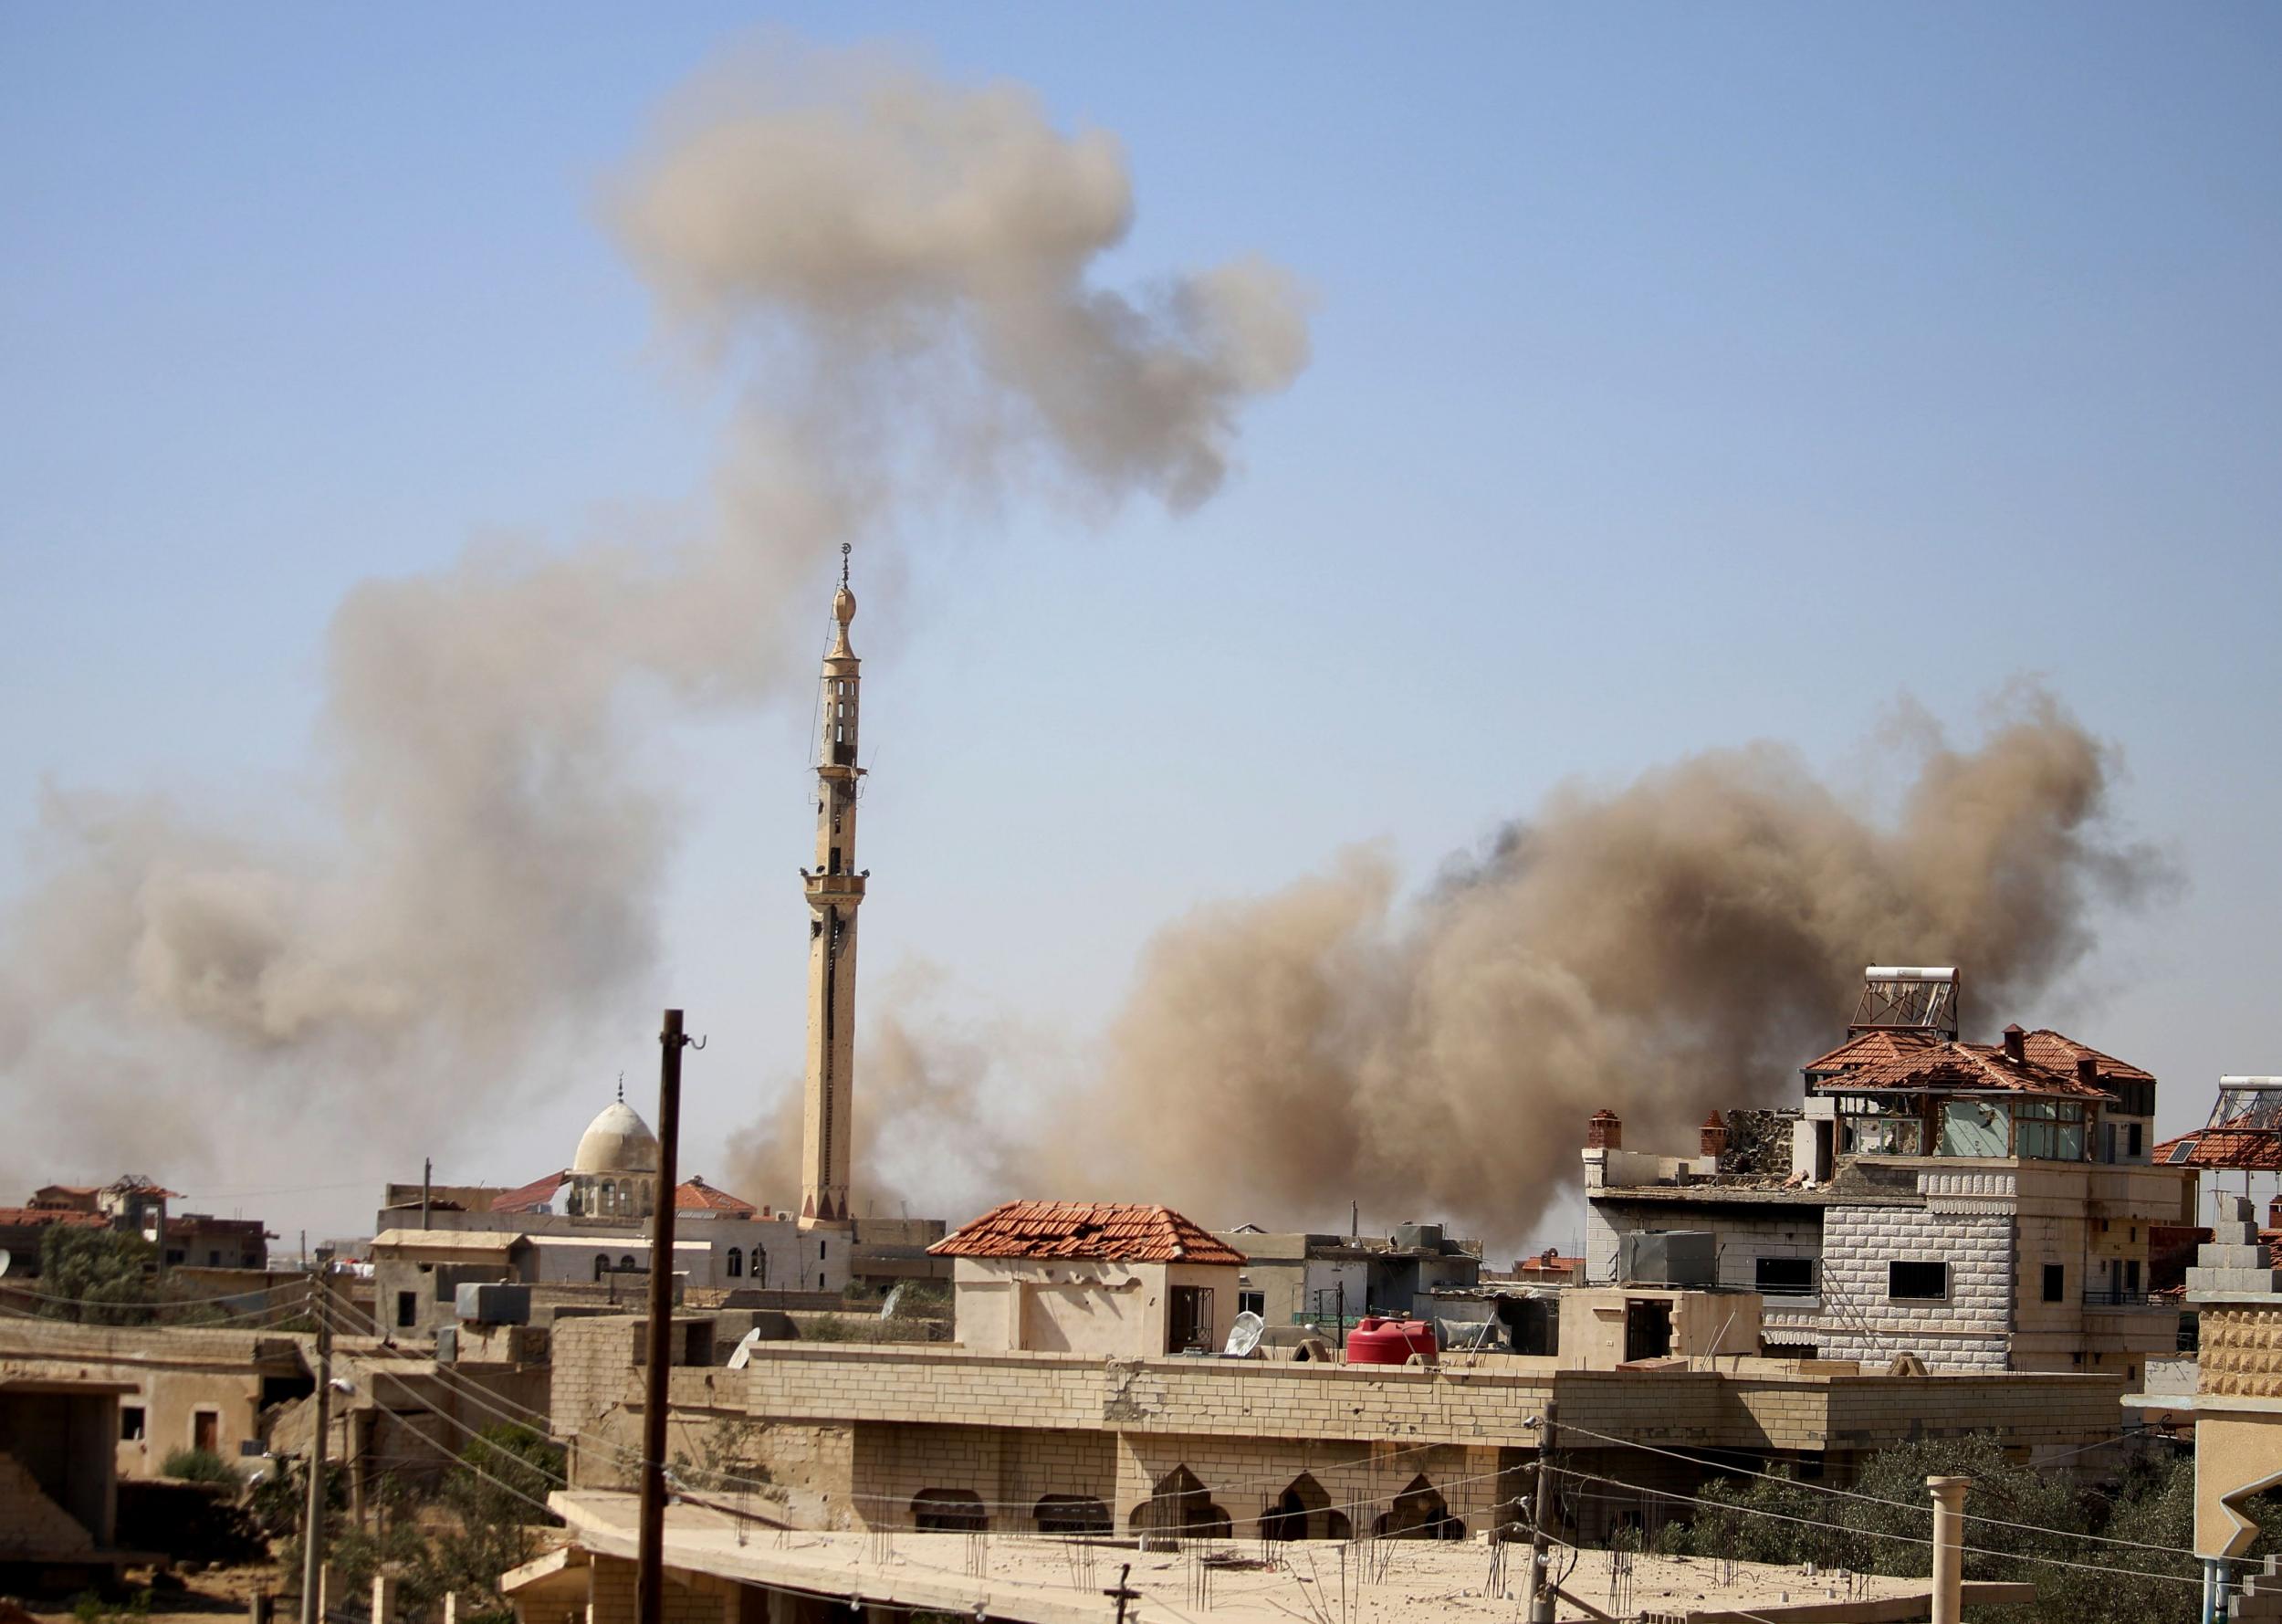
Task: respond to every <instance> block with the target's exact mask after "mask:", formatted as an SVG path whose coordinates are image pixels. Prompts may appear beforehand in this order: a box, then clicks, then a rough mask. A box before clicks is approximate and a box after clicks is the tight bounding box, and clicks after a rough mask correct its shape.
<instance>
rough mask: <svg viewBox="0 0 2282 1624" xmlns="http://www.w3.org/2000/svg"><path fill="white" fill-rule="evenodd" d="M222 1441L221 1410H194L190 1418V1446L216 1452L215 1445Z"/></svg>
mask: <svg viewBox="0 0 2282 1624" xmlns="http://www.w3.org/2000/svg"><path fill="white" fill-rule="evenodd" d="M221 1441H222V1412H221V1411H220V1410H218V1409H201V1410H196V1411H194V1412H193V1413H192V1415H191V1418H190V1447H191V1448H193V1449H194V1450H204V1451H206V1453H208V1454H210V1455H212V1454H218V1453H219V1452H220V1451H219V1450H218V1449H216V1447H215V1446H216V1445H217V1444H219V1443H220V1442H221Z"/></svg>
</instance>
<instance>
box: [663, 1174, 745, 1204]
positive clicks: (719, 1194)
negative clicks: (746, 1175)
mask: <svg viewBox="0 0 2282 1624" xmlns="http://www.w3.org/2000/svg"><path fill="white" fill-rule="evenodd" d="M674 1207H675V1210H676V1211H691V1210H695V1211H699V1212H758V1211H759V1210H760V1209H759V1208H758V1207H756V1206H754V1205H753V1204H752V1203H751V1202H750V1201H746V1200H738V1198H737V1197H736V1196H733V1195H731V1194H729V1192H728V1190H726V1189H714V1188H713V1186H711V1185H710V1184H707V1182H706V1181H705V1180H704V1179H700V1178H698V1177H696V1175H695V1174H692V1175H691V1176H690V1177H689V1178H688V1179H686V1180H685V1181H684V1182H683V1183H681V1184H678V1185H676V1186H675V1189H674Z"/></svg>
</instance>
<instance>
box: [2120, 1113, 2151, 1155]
mask: <svg viewBox="0 0 2282 1624" xmlns="http://www.w3.org/2000/svg"><path fill="white" fill-rule="evenodd" d="M2140 1136H2141V1127H2140V1125H2139V1124H2138V1123H2136V1122H2127V1123H2125V1124H2124V1125H2123V1137H2124V1151H2123V1153H2124V1154H2125V1155H2126V1156H2128V1157H2130V1158H2131V1159H2132V1160H2133V1161H2137V1160H2139V1159H2140V1158H2141V1157H2142V1156H2144V1155H2145V1154H2146V1149H2145V1141H2144V1140H2142V1139H2141V1137H2140Z"/></svg>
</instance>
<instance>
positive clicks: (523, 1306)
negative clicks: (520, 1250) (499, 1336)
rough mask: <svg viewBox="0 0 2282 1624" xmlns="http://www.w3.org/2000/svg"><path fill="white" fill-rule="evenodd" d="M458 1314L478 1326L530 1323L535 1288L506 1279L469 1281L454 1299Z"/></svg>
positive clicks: (458, 1290) (460, 1288)
mask: <svg viewBox="0 0 2282 1624" xmlns="http://www.w3.org/2000/svg"><path fill="white" fill-rule="evenodd" d="M453 1306H454V1308H455V1311H456V1312H457V1314H458V1316H459V1317H460V1318H461V1319H463V1320H466V1322H467V1323H468V1324H470V1325H529V1324H530V1323H531V1288H530V1287H529V1286H528V1285H510V1284H508V1283H507V1282H505V1281H469V1282H466V1283H463V1284H462V1285H460V1286H459V1287H458V1288H457V1289H456V1291H455V1294H454V1298H453Z"/></svg>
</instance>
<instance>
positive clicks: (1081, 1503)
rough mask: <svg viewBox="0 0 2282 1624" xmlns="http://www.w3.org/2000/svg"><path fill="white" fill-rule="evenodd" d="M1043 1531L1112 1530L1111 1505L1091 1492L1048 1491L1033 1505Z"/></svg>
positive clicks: (1093, 1531) (1101, 1531) (1033, 1513)
mask: <svg viewBox="0 0 2282 1624" xmlns="http://www.w3.org/2000/svg"><path fill="white" fill-rule="evenodd" d="M1031 1516H1033V1517H1034V1518H1036V1519H1037V1522H1038V1532H1039V1533H1041V1534H1109V1533H1112V1532H1114V1530H1112V1528H1111V1527H1110V1522H1109V1507H1108V1506H1106V1505H1104V1504H1102V1503H1101V1502H1100V1501H1099V1500H1096V1499H1094V1496H1093V1495H1091V1494H1048V1495H1045V1496H1043V1497H1042V1498H1041V1499H1040V1500H1039V1502H1038V1504H1037V1505H1035V1506H1034V1507H1032V1508H1031Z"/></svg>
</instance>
